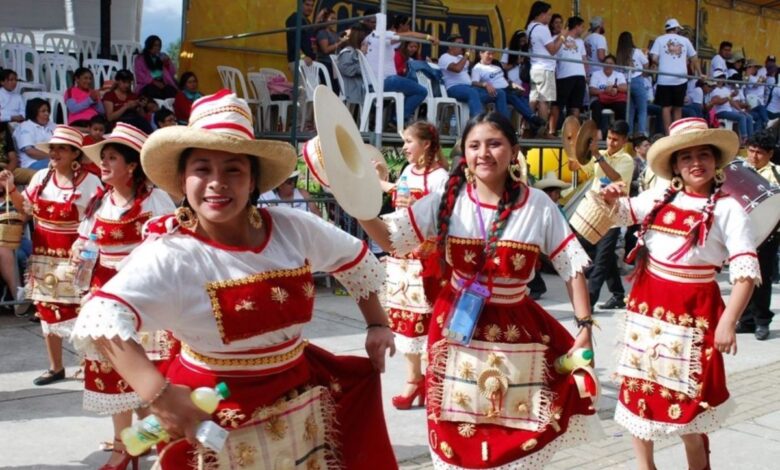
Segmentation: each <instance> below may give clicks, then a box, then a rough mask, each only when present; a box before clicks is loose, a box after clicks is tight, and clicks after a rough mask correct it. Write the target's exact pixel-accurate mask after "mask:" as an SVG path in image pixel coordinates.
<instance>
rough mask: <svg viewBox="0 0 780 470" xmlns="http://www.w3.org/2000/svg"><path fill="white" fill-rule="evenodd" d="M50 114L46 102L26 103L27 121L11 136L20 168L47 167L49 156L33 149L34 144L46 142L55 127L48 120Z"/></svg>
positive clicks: (30, 101) (34, 100)
mask: <svg viewBox="0 0 780 470" xmlns="http://www.w3.org/2000/svg"><path fill="white" fill-rule="evenodd" d="M50 114H51V108H50V107H49V102H48V101H46V100H43V99H41V98H33V99H31V100H29V101H28V102H27V107H26V109H25V117H26V118H27V119H26V120H25V121H24V122H23V123H21V124H20V125H19V127H17V128H16V130H15V131H14V135H13V137H14V143H15V144H16V150H17V152H18V153H19V164H20V165H21V167H22V168H31V169H33V170H41V169H44V168H46V167H47V166H48V165H49V154H48V153H46V152H44V151H43V150H40V149H37V148H35V144H40V143H41V142H48V140H49V139H51V136H52V134H53V133H54V128H55V127H56V126H55V124H54V123H53V122H51V120H50V119H49V115H50ZM34 173H35V171H33V172H32V173H31V174H30V175H29V177H30V178H32V175H33V174H34ZM14 176H15V175H14ZM15 181H16V180H15ZM27 182H29V179H28V181H27ZM20 183H21V182H20Z"/></svg>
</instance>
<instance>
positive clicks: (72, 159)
mask: <svg viewBox="0 0 780 470" xmlns="http://www.w3.org/2000/svg"><path fill="white" fill-rule="evenodd" d="M35 147H36V148H37V149H39V150H42V151H44V152H48V153H49V155H50V163H49V168H48V169H45V170H40V171H38V172H37V173H35V175H33V177H32V180H31V181H30V184H29V185H28V186H27V188H25V190H24V191H22V192H19V191H17V190H16V186H14V177H13V174H12V173H11V172H9V171H7V170H4V171H2V172H0V184H2V185H4V186H5V188H6V191H7V192H8V193H9V194H10V196H11V201H12V202H13V204H14V207H16V209H17V210H18V211H19V212H21V213H26V214H29V215H32V217H33V218H34V220H35V230H34V231H33V236H32V241H33V255H32V256H31V257H30V259H29V261H28V267H27V269H28V272H27V286H26V289H27V292H28V295H30V296H31V298H32V300H33V301H34V303H35V308H36V312H37V313H36V315H37V316H38V318H40V319H41V328H42V329H43V334H44V338H45V341H46V349H47V351H48V354H49V369H48V370H47V371H46V372H44V373H43V374H42V375H41V376H40V377H38V378H37V379H35V380H34V381H33V383H34V384H35V385H48V384H50V383H52V382H55V381H57V380H63V379H64V378H65V367H64V366H63V364H62V338H63V337H64V336H68V335H70V332H71V329H72V327H73V324H74V323H75V322H76V315H77V313H78V310H77V307H78V304H79V302H80V300H81V298H80V296H79V294H78V292H76V290H75V289H74V288H73V284H72V280H73V270H72V266H71V265H70V249H71V246H73V243H74V242H75V241H76V238H78V227H79V223H81V221H82V220H83V219H84V211H85V209H86V207H87V203H88V202H89V200H90V198H91V197H92V195H93V194H94V193H95V192H96V191H97V190H98V189H99V188H100V187H101V184H100V179H98V177H97V176H95V175H93V174H91V173H88V172H86V171H83V170H82V168H81V164H80V163H79V159H80V158H81V155H82V150H81V148H82V134H81V132H79V131H78V130H77V129H74V128H72V127H69V126H57V127H56V128H55V129H54V133H53V135H52V137H51V139H50V140H49V141H48V142H47V143H45V144H38V145H36V146H35Z"/></svg>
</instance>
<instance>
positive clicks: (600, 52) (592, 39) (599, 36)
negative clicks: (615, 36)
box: [585, 16, 607, 73]
mask: <svg viewBox="0 0 780 470" xmlns="http://www.w3.org/2000/svg"><path fill="white" fill-rule="evenodd" d="M589 31H590V34H588V36H587V37H586V38H585V48H586V49H587V51H588V60H590V61H591V62H604V58H605V57H607V38H606V37H605V36H604V18H602V17H600V16H594V17H593V18H591V20H590V30H589ZM599 70H601V66H599V65H591V66H590V73H593V72H598V71H599Z"/></svg>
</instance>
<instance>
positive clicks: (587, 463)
mask: <svg viewBox="0 0 780 470" xmlns="http://www.w3.org/2000/svg"><path fill="white" fill-rule="evenodd" d="M545 280H546V281H547V287H548V293H547V294H546V295H545V296H544V297H543V299H542V300H541V303H542V305H544V306H545V308H547V309H548V311H549V312H550V313H551V314H552V315H554V316H555V317H556V318H559V319H560V320H561V321H562V322H563V323H564V324H565V325H566V326H567V327H568V328H570V329H571V330H574V324H573V322H572V321H571V316H572V309H571V305H570V303H569V302H568V299H567V298H566V294H565V289H564V287H563V284H562V282H561V281H560V279H559V278H557V277H555V276H547V275H545ZM720 280H721V286H722V287H723V289H724V292H725V293H726V294H727V293H728V291H729V285H728V282H727V275H726V274H721V276H720ZM626 287H627V288H628V286H626ZM607 297H608V294H607V293H606V292H604V293H603V294H602V301H603V300H605V299H606V298H607ZM778 301H780V288H778V286H775V287H774V289H773V306H774V308H775V309H777V308H778V307H779V306H780V303H779V302H778ZM315 309H316V313H315V319H314V321H313V322H312V324H311V325H310V326H309V327H307V329H306V333H307V336H308V337H309V338H310V339H311V340H312V342H314V343H316V344H318V345H320V346H323V347H325V348H326V349H328V350H331V351H334V352H337V353H341V354H364V351H363V340H364V325H365V323H364V322H363V320H362V318H361V317H360V313H359V312H358V310H357V307H356V306H355V304H354V302H352V301H351V299H350V298H349V297H341V296H336V295H333V294H331V293H329V292H328V291H326V290H324V289H323V290H321V291H320V292H319V295H318V298H317V302H316V305H315ZM613 315H614V314H613V313H612V312H597V317H598V319H599V322H600V324H601V330H597V331H596V344H595V351H596V358H597V365H598V369H597V370H598V373H599V377H600V379H601V381H602V384H603V394H604V396H603V398H602V400H601V402H600V403H599V416H600V417H601V418H602V422H603V425H604V428H605V430H606V433H607V437H606V438H605V439H604V440H602V441H599V442H597V443H594V444H592V445H590V446H585V447H582V448H574V449H567V450H564V451H561V452H559V453H558V454H557V455H556V456H555V459H554V460H553V462H552V463H551V465H550V468H551V469H555V470H562V469H574V468H577V469H604V468H608V469H624V468H629V469H630V468H636V464H635V462H634V461H633V454H632V451H631V440H630V437H629V435H628V434H627V433H626V432H624V431H623V430H622V428H619V427H618V426H617V425H615V423H614V422H613V421H612V419H611V418H612V414H613V410H614V404H615V394H616V389H615V387H614V385H613V384H612V383H611V382H610V381H609V376H610V375H611V372H612V370H613V367H614V357H613V356H614V354H613V352H614V345H613V341H614V335H615V332H616V326H615V321H614V320H612V316H613ZM738 341H739V354H738V355H737V356H734V357H731V356H730V357H728V358H727V359H726V368H727V373H728V375H729V388H730V390H731V392H732V395H733V396H734V397H735V398H736V400H737V402H738V405H739V406H738V408H737V410H736V412H735V413H734V414H733V415H732V416H731V417H730V419H729V420H728V421H727V423H726V427H725V428H723V429H721V430H720V431H718V432H716V433H713V435H712V449H713V454H712V455H713V468H716V469H718V468H723V469H725V468H729V469H731V468H739V469H749V470H752V469H756V470H759V469H770V468H779V467H780V466H779V465H778V464H777V456H779V455H780V400H777V399H776V394H777V392H776V391H777V390H779V389H780V388H779V387H780V332H778V330H777V329H776V328H775V329H773V331H772V336H771V337H770V339H769V340H768V341H765V342H759V341H756V340H755V338H753V337H752V335H740V336H739V337H738ZM0 358H1V359H0V468H3V469H6V468H7V469H25V470H27V469H29V470H33V469H88V468H89V469H91V468H97V467H99V466H100V465H101V464H102V463H103V462H105V460H106V459H107V457H108V454H107V453H106V452H103V451H100V450H99V448H98V445H99V442H100V441H105V440H110V439H111V437H112V431H111V420H110V419H109V418H106V417H99V416H95V415H93V414H91V413H87V412H84V411H83V410H82V409H81V390H82V383H81V382H79V381H76V380H67V381H64V382H60V383H57V384H53V385H50V386H46V387H36V386H34V385H32V380H33V379H34V378H35V377H37V376H38V374H40V373H41V372H42V371H43V370H44V369H45V367H46V359H45V350H44V345H43V341H42V339H41V334H40V326H39V325H37V324H33V323H30V322H28V321H27V320H25V319H17V318H14V317H13V316H8V315H5V316H0ZM65 360H66V365H67V366H68V373H69V374H72V373H73V372H74V371H75V370H76V366H77V365H78V358H77V356H76V355H75V354H74V353H73V351H72V348H70V347H67V351H66V353H65ZM404 370H405V369H404V364H403V359H402V358H401V357H400V356H396V357H395V358H392V359H391V360H390V362H389V364H388V368H387V372H386V373H385V375H384V377H383V385H384V387H383V395H384V403H385V416H386V419H387V423H388V428H389V431H390V437H391V440H392V442H393V445H394V448H395V451H396V456H397V458H398V460H399V463H400V465H401V467H402V468H404V469H428V468H431V466H430V459H429V457H428V449H427V445H426V429H425V416H424V412H423V410H422V409H413V410H410V411H398V410H395V409H394V408H393V407H392V406H391V405H390V397H392V396H393V395H395V394H398V393H399V392H400V391H401V389H402V388H403V386H404V381H405V380H404ZM656 455H657V465H658V468H662V469H678V468H679V469H684V468H686V467H687V466H686V463H685V458H684V453H683V449H682V447H681V445H680V443H679V440H677V441H674V440H670V441H668V442H663V443H660V444H659V445H658V446H657V451H656ZM152 462H153V457H147V458H146V459H145V460H144V462H143V463H142V468H143V469H148V468H150V467H151V464H152Z"/></svg>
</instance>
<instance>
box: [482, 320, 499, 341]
mask: <svg viewBox="0 0 780 470" xmlns="http://www.w3.org/2000/svg"><path fill="white" fill-rule="evenodd" d="M483 335H484V336H485V340H487V341H490V342H491V343H492V342H495V341H498V340H500V339H501V327H500V326H498V325H496V324H495V323H492V324H490V325H488V326H486V327H485V331H484V332H483Z"/></svg>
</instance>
